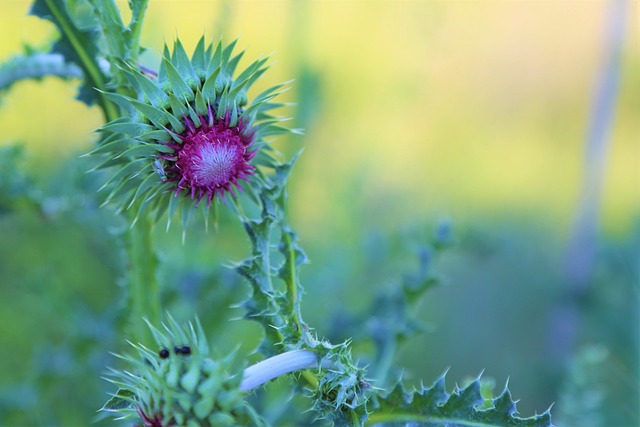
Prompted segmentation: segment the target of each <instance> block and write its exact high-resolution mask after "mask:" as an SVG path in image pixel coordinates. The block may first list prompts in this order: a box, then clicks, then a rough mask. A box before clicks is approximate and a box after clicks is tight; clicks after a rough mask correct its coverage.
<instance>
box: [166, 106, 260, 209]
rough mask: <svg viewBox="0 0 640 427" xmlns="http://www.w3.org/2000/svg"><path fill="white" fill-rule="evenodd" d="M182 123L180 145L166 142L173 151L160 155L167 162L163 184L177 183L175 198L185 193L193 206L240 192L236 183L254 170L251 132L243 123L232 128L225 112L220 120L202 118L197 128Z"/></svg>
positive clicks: (186, 120)
mask: <svg viewBox="0 0 640 427" xmlns="http://www.w3.org/2000/svg"><path fill="white" fill-rule="evenodd" d="M185 122H186V125H187V126H186V127H187V130H186V131H185V132H184V133H183V134H182V135H180V137H181V139H182V144H175V143H166V145H167V146H169V147H170V148H172V149H174V150H175V152H174V153H173V154H168V155H162V156H161V158H162V159H163V160H165V163H166V166H165V167H164V173H165V174H166V178H165V181H168V182H176V183H177V187H176V189H175V194H176V196H177V195H178V194H180V193H181V192H182V191H183V190H186V193H185V194H187V195H188V196H189V197H190V198H191V199H194V200H195V201H196V203H195V204H196V206H197V205H198V203H200V201H201V200H202V199H203V198H205V197H206V200H207V204H211V201H212V200H213V198H214V197H215V196H216V195H218V196H219V197H220V198H222V199H224V195H225V193H231V194H232V195H234V196H235V191H234V187H235V188H238V189H240V190H242V187H241V186H240V183H239V182H238V181H239V180H244V181H248V178H249V177H250V176H251V175H252V174H253V172H254V171H255V167H254V166H252V165H251V164H250V163H249V162H250V161H251V159H252V158H253V156H254V155H255V153H256V152H255V151H252V150H251V149H250V147H251V145H252V143H253V134H254V133H253V132H252V131H251V130H250V129H248V128H247V126H246V124H245V123H244V121H242V120H239V121H238V123H237V124H236V125H235V126H231V124H230V119H229V114H228V113H227V114H225V117H224V118H223V119H217V120H216V119H215V118H214V117H213V116H212V115H209V117H208V120H204V118H202V119H201V122H202V126H201V127H200V128H195V127H194V126H193V123H192V122H191V121H190V120H189V119H188V118H185ZM207 123H212V125H211V126H209V125H208V124H207Z"/></svg>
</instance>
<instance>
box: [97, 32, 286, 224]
mask: <svg viewBox="0 0 640 427" xmlns="http://www.w3.org/2000/svg"><path fill="white" fill-rule="evenodd" d="M235 44H236V42H235V41H234V42H233V43H231V44H230V45H228V46H226V47H225V46H223V44H222V41H220V42H218V44H217V45H216V47H215V49H214V48H213V45H212V44H210V45H209V46H208V47H206V48H205V42H204V38H202V39H201V40H200V42H199V43H198V45H197V47H196V49H195V51H194V53H193V56H192V58H191V59H189V57H188V56H187V53H186V52H185V50H184V47H183V46H182V43H181V42H180V41H179V40H176V42H175V45H174V49H173V52H172V53H171V52H169V49H168V47H166V46H165V49H164V58H163V60H162V63H161V65H160V68H159V73H158V75H157V77H155V73H154V72H151V71H150V70H147V69H142V70H139V69H137V68H135V67H132V66H128V67H123V69H122V72H123V74H124V75H125V77H126V79H127V80H128V83H129V84H130V86H131V87H132V88H134V90H135V94H136V97H135V98H133V97H129V96H126V95H124V94H116V93H105V95H106V96H107V97H108V98H109V99H110V100H111V101H113V102H115V103H116V104H118V105H119V106H120V107H121V108H122V110H123V111H124V113H125V114H124V116H123V117H121V118H119V119H117V120H114V121H112V122H110V123H107V124H106V125H104V126H103V127H102V128H101V129H99V131H100V132H101V133H103V134H104V136H105V137H104V139H103V142H102V144H101V145H100V146H99V147H98V148H97V149H95V150H94V151H93V152H92V153H91V154H106V155H107V156H108V159H107V160H106V161H104V162H103V163H102V164H101V165H99V166H98V167H96V168H95V169H102V168H107V167H113V168H114V169H116V170H115V171H114V173H113V174H112V176H111V178H110V179H109V180H108V181H107V183H106V184H105V185H104V186H103V188H110V189H111V192H110V194H109V196H108V197H107V199H106V201H105V204H106V203H108V202H111V201H117V202H118V203H119V210H124V209H129V208H131V207H135V208H136V209H137V210H138V212H137V215H139V214H140V212H142V211H143V210H145V209H147V208H151V210H152V211H155V217H156V219H157V218H159V217H160V216H161V215H162V214H163V213H164V212H165V211H166V210H167V209H169V213H170V215H169V220H171V216H172V214H173V211H174V210H175V209H176V208H177V207H178V206H179V205H181V206H182V211H183V218H184V217H185V216H187V214H188V211H189V210H190V209H191V208H192V207H194V206H196V207H197V206H198V204H199V203H200V202H204V203H205V204H206V206H207V208H208V207H209V206H210V205H211V203H212V202H213V201H214V199H216V198H220V199H223V198H224V197H225V195H227V194H230V195H231V196H234V197H235V196H236V190H243V189H246V188H251V186H250V185H247V184H246V182H249V181H251V183H252V184H254V185H261V182H262V180H261V172H260V171H259V170H257V166H258V165H260V166H265V167H275V165H276V161H275V160H274V158H273V157H272V156H271V155H270V154H269V153H268V151H270V146H269V145H268V144H267V142H266V141H265V140H264V138H265V137H267V136H269V135H274V134H279V133H285V132H288V131H289V130H288V129H286V128H284V127H282V126H280V125H279V124H278V123H279V122H280V121H282V120H284V119H280V118H276V117H274V116H272V115H270V114H269V111H270V110H272V109H274V108H277V107H279V106H281V105H282V104H278V103H273V102H271V100H272V99H273V98H274V97H275V96H276V95H278V93H279V92H278V91H279V89H280V88H282V87H283V84H279V85H275V86H272V87H270V88H269V89H267V90H266V91H264V92H263V93H261V94H260V95H258V96H257V97H256V98H255V100H254V101H253V102H252V103H251V104H249V102H248V97H247V90H248V89H249V88H250V87H251V85H252V84H253V83H254V82H255V81H256V80H257V79H258V78H259V77H260V76H261V75H262V74H263V73H264V72H265V71H266V69H267V68H268V66H267V65H265V64H266V62H267V60H268V58H261V59H258V60H256V61H254V62H253V63H251V64H250V65H249V66H248V67H247V68H246V69H245V70H244V71H242V72H241V73H239V75H238V76H236V77H235V78H234V73H235V71H236V68H237V66H238V63H239V61H240V59H241V58H242V56H243V53H244V52H241V53H239V54H237V55H235V56H232V53H233V49H234V47H235ZM243 182H245V184H243ZM171 195H173V196H175V198H171ZM136 218H137V216H136Z"/></svg>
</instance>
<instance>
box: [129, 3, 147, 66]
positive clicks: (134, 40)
mask: <svg viewBox="0 0 640 427" xmlns="http://www.w3.org/2000/svg"><path fill="white" fill-rule="evenodd" d="M129 4H131V5H132V6H131V22H130V23H129V30H130V31H131V36H130V39H129V49H130V51H131V55H132V59H133V60H134V61H137V60H138V51H139V50H140V31H141V29H142V22H143V21H144V14H145V12H146V11H147V5H148V4H149V0H140V1H138V2H136V3H131V2H130V3H129ZM133 4H135V7H134V6H133Z"/></svg>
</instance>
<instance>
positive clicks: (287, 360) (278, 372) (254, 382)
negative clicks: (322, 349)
mask: <svg viewBox="0 0 640 427" xmlns="http://www.w3.org/2000/svg"><path fill="white" fill-rule="evenodd" d="M317 365H318V356H316V354H315V353H313V352H312V351H309V350H292V351H287V352H285V353H281V354H278V355H277V356H273V357H270V358H268V359H265V360H263V361H262V362H258V363H256V364H255V365H252V366H249V367H248V368H247V369H245V370H244V378H243V380H242V382H241V383H240V390H242V391H244V392H247V391H251V390H253V389H254V388H257V387H260V386H261V385H263V384H265V383H267V382H269V381H271V380H273V379H275V378H278V377H280V376H282V375H285V374H289V373H291V372H295V371H300V370H302V369H309V368H313V367H315V366H317Z"/></svg>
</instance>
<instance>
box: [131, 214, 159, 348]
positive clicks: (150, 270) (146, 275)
mask: <svg viewBox="0 0 640 427" xmlns="http://www.w3.org/2000/svg"><path fill="white" fill-rule="evenodd" d="M151 228H152V223H151V220H150V219H149V217H148V216H147V215H141V216H140V218H139V219H138V222H137V223H136V224H135V225H134V226H133V227H131V228H130V229H129V231H128V236H127V237H128V241H129V245H128V247H127V255H128V261H129V270H128V277H127V282H128V286H129V306H130V314H129V323H130V328H131V329H132V332H133V336H134V337H136V338H137V339H138V341H139V342H142V343H146V344H150V343H153V342H154V341H153V336H152V335H151V333H150V331H149V328H147V327H146V326H145V324H144V322H143V321H142V319H143V318H146V319H148V320H149V321H150V322H151V323H153V324H159V323H160V311H161V310H160V292H159V289H158V282H157V280H156V275H155V272H156V264H157V259H156V256H155V252H154V250H153V242H152V238H151Z"/></svg>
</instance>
